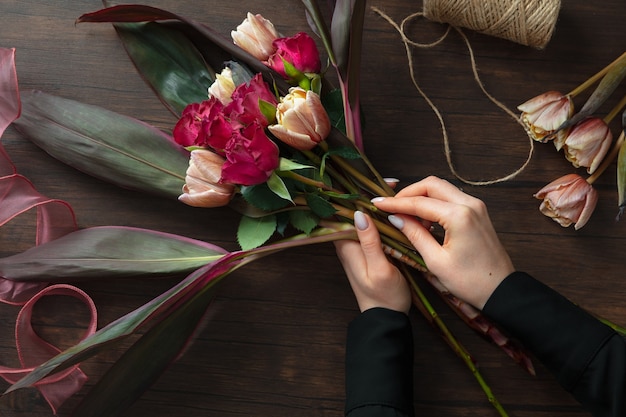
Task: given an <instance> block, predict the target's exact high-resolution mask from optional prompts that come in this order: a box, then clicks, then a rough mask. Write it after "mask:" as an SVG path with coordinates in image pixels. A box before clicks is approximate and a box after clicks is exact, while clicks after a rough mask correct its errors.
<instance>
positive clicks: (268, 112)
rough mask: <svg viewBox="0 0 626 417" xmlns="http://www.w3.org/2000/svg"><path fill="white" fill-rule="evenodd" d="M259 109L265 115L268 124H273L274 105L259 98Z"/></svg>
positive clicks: (274, 115)
mask: <svg viewBox="0 0 626 417" xmlns="http://www.w3.org/2000/svg"><path fill="white" fill-rule="evenodd" d="M259 110H261V114H262V115H263V117H265V119H266V120H267V122H268V123H269V124H274V122H275V121H276V106H274V105H273V104H272V103H269V102H267V101H265V100H260V99H259Z"/></svg>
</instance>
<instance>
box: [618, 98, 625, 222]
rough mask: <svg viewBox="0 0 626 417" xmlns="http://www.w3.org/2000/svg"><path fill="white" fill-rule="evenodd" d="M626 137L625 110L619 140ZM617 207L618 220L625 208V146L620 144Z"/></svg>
mask: <svg viewBox="0 0 626 417" xmlns="http://www.w3.org/2000/svg"><path fill="white" fill-rule="evenodd" d="M622 135H626V110H624V112H623V113H622V133H621V135H620V136H621V140H622V141H623V140H624V138H623V136H622ZM617 205H618V206H619V214H618V216H617V218H618V219H619V218H620V217H621V216H622V213H623V212H624V209H625V208H626V146H625V145H624V143H623V142H622V146H621V147H620V149H619V154H618V156H617Z"/></svg>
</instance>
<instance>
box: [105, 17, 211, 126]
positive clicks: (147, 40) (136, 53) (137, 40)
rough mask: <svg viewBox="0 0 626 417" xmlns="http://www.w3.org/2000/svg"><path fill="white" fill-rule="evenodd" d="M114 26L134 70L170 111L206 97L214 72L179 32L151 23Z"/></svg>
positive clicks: (173, 111)
mask: <svg viewBox="0 0 626 417" xmlns="http://www.w3.org/2000/svg"><path fill="white" fill-rule="evenodd" d="M114 26H115V29H116V30H117V33H118V35H119V37H120V39H121V40H122V43H123V45H124V47H125V48H126V52H127V53H128V55H129V57H130V58H131V60H132V61H133V63H134V64H135V67H136V68H137V71H138V72H139V74H141V76H142V77H143V78H144V80H145V81H146V83H147V84H148V85H149V86H150V87H151V88H152V89H153V90H154V92H155V93H156V94H157V96H158V97H159V99H160V100H161V101H162V102H163V103H164V104H165V105H166V107H168V108H169V109H170V111H172V113H174V114H176V115H178V114H180V113H181V112H182V111H183V109H184V108H185V107H186V106H187V105H188V104H190V103H195V102H200V101H203V100H206V99H207V98H208V97H207V94H208V93H207V90H208V88H209V87H210V86H211V84H212V83H213V81H214V80H215V72H214V71H213V69H211V68H210V67H209V66H208V65H207V63H206V62H205V61H204V58H203V57H202V55H201V54H200V52H199V51H198V50H197V49H196V47H195V46H194V45H193V43H192V42H191V41H190V40H189V38H187V37H186V36H185V35H183V34H182V33H181V32H180V31H178V30H175V29H173V28H171V27H167V26H164V25H161V24H159V23H155V22H149V23H118V24H115V25H114Z"/></svg>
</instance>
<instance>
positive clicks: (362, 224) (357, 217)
mask: <svg viewBox="0 0 626 417" xmlns="http://www.w3.org/2000/svg"><path fill="white" fill-rule="evenodd" d="M354 225H355V226H356V228H357V229H359V230H365V229H367V226H368V224H367V217H365V214H363V212H361V211H355V212H354Z"/></svg>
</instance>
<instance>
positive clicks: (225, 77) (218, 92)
mask: <svg viewBox="0 0 626 417" xmlns="http://www.w3.org/2000/svg"><path fill="white" fill-rule="evenodd" d="M235 87H236V86H235V82H234V81H233V72H232V71H231V69H230V68H228V67H226V68H224V69H223V70H222V72H221V73H219V74H216V75H215V81H214V82H213V84H211V86H210V87H209V96H210V97H215V98H217V99H218V100H219V101H220V102H221V103H222V104H223V105H227V104H228V103H230V102H231V101H232V98H231V96H232V95H233V91H235Z"/></svg>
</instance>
